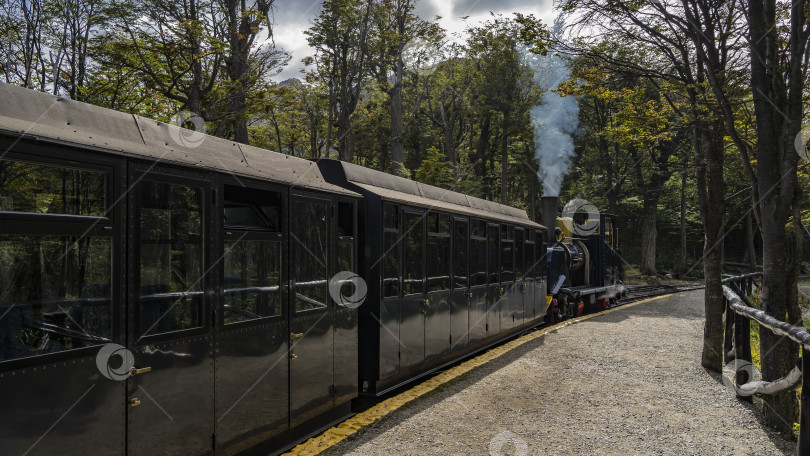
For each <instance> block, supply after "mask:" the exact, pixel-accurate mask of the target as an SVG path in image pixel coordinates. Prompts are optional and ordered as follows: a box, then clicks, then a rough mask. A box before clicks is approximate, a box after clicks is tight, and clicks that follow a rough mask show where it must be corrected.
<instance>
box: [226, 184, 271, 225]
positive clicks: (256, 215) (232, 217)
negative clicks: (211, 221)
mask: <svg viewBox="0 0 810 456" xmlns="http://www.w3.org/2000/svg"><path fill="white" fill-rule="evenodd" d="M224 206H225V210H224V213H225V220H224V222H225V226H226V227H228V228H237V229H240V228H241V229H248V230H266V231H281V193H279V192H270V191H266V190H256V189H252V188H244V187H236V186H232V185H226V186H225V204H224Z"/></svg>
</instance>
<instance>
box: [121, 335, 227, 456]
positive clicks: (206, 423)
mask: <svg viewBox="0 0 810 456" xmlns="http://www.w3.org/2000/svg"><path fill="white" fill-rule="evenodd" d="M211 346H212V339H211V337H210V336H207V335H205V336H199V337H192V338H188V339H185V340H180V341H171V342H165V343H159V344H154V345H141V346H136V347H135V348H134V349H133V350H132V351H133V354H134V355H135V367H139V368H140V367H145V366H149V367H151V368H152V371H151V372H147V373H144V374H141V375H136V376H135V377H131V378H130V379H129V380H128V381H127V383H128V385H127V393H128V397H129V399H130V401H131V400H133V399H136V398H137V400H139V401H140V404H139V405H137V406H136V407H132V406H130V407H127V409H128V419H127V428H128V432H127V451H128V454H129V455H152V454H177V455H180V454H183V455H185V454H190V455H199V454H209V453H210V452H211V451H212V438H211V436H212V435H213V434H214V419H213V416H214V382H213V378H214V360H213V357H212V356H211Z"/></svg>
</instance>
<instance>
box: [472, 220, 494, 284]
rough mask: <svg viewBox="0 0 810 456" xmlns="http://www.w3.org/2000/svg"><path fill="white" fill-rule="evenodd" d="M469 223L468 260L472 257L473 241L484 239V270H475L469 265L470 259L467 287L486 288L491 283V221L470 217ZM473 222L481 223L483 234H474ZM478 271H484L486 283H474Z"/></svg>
mask: <svg viewBox="0 0 810 456" xmlns="http://www.w3.org/2000/svg"><path fill="white" fill-rule="evenodd" d="M469 223H470V226H469V228H468V230H469V231H468V236H467V246H468V252H467V259H468V260H471V259H472V250H473V249H472V247H473V242H472V241H484V271H473V270H472V268H470V267H469V261H468V267H467V287H468V288H472V287H484V288H486V287H487V286H488V285H489V221H488V220H486V219H481V218H472V217H471V218H470V219H469ZM473 223H475V224H477V225H481V226H483V227H484V233H483V236H476V235H474V234H473V232H474V230H473ZM476 269H477V268H476ZM477 272H483V273H484V283H481V284H475V285H474V284H473V274H475V273H477Z"/></svg>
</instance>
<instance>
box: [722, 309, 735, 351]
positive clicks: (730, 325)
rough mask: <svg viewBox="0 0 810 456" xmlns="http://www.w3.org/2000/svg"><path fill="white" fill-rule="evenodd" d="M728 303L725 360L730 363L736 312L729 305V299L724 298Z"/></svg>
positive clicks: (724, 344) (724, 340) (724, 345)
mask: <svg viewBox="0 0 810 456" xmlns="http://www.w3.org/2000/svg"><path fill="white" fill-rule="evenodd" d="M723 302H725V303H726V315H725V317H726V333H725V334H724V336H725V337H724V338H723V362H724V363H726V364H728V363H730V362H731V360H732V354H731V349H733V348H734V315H736V314H735V313H734V311H733V310H731V306H730V305H728V299H725V298H723Z"/></svg>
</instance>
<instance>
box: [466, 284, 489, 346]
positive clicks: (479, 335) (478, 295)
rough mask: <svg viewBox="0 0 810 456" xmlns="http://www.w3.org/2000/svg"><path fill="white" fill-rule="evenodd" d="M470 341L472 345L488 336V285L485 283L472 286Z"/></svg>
mask: <svg viewBox="0 0 810 456" xmlns="http://www.w3.org/2000/svg"><path fill="white" fill-rule="evenodd" d="M469 293H470V295H471V297H470V318H469V333H470V334H469V341H470V345H472V344H474V343H476V342H480V341H482V340H484V339H486V337H487V313H488V312H487V309H488V308H489V304H488V299H487V287H486V286H484V285H481V286H476V287H471V288H470V291H469Z"/></svg>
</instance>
